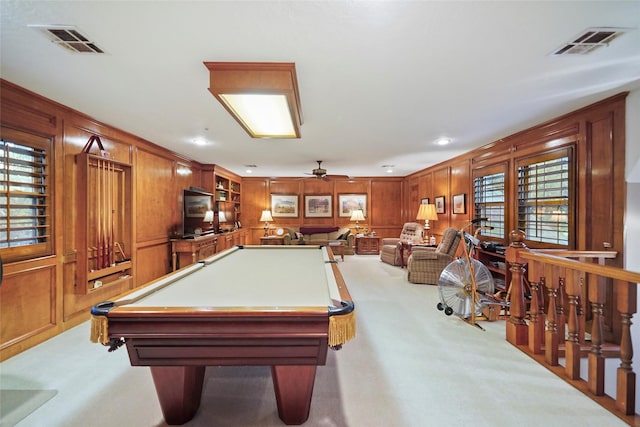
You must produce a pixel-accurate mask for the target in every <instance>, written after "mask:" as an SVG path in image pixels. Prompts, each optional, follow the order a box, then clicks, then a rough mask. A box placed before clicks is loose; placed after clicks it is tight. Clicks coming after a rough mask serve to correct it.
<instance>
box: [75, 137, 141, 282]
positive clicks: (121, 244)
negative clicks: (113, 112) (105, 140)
mask: <svg viewBox="0 0 640 427" xmlns="http://www.w3.org/2000/svg"><path fill="white" fill-rule="evenodd" d="M93 142H97V143H98V148H99V151H98V154H91V153H90V152H89V151H90V150H91V146H92V144H93ZM76 173H77V182H78V188H77V204H76V206H77V211H76V212H77V223H78V227H77V228H76V231H75V232H76V243H77V244H76V251H77V258H76V284H75V288H76V291H77V293H80V294H86V293H88V292H91V291H92V290H94V289H97V288H102V287H105V286H118V285H125V287H126V288H127V289H128V288H129V287H130V286H129V285H130V284H131V280H132V277H131V274H132V270H131V268H132V262H131V252H130V251H131V248H132V245H133V242H132V237H131V236H132V235H133V233H132V227H133V223H132V176H131V165H129V164H126V163H122V162H118V161H116V160H114V159H112V158H111V156H109V155H108V153H107V152H105V150H104V147H103V146H102V143H101V141H100V139H99V138H98V137H97V136H92V137H91V138H90V139H89V142H87V145H86V146H85V148H84V149H83V151H82V152H81V153H79V154H78V155H77V156H76Z"/></svg>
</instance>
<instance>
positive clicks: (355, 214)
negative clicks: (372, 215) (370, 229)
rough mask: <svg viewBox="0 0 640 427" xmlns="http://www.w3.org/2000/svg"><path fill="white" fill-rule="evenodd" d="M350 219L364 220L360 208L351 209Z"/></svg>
mask: <svg viewBox="0 0 640 427" xmlns="http://www.w3.org/2000/svg"><path fill="white" fill-rule="evenodd" d="M351 221H364V214H363V213H362V209H354V210H352V211H351Z"/></svg>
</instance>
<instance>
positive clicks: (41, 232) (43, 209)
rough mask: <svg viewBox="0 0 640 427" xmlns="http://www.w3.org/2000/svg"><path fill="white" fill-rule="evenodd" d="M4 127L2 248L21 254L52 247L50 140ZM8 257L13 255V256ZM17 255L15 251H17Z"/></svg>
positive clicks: (0, 178)
mask: <svg viewBox="0 0 640 427" xmlns="http://www.w3.org/2000/svg"><path fill="white" fill-rule="evenodd" d="M19 135H20V133H19V132H15V131H13V132H7V131H6V130H5V129H3V134H2V137H1V138H0V213H1V214H2V215H1V219H0V249H3V257H4V255H5V251H4V250H5V249H8V250H11V249H16V251H15V252H18V254H17V255H18V256H19V257H25V256H29V255H33V256H37V255H41V254H42V253H44V252H47V251H49V250H50V248H51V245H50V241H51V225H50V224H51V221H50V206H49V197H50V196H49V188H48V170H49V168H48V157H49V154H48V150H49V149H48V140H46V139H44V138H40V137H34V136H26V137H25V138H23V139H24V141H17V140H18V139H21V138H20V136H19ZM11 255H12V254H11V252H9V256H7V258H9V259H11V258H14V257H13V256H11ZM14 255H16V254H14Z"/></svg>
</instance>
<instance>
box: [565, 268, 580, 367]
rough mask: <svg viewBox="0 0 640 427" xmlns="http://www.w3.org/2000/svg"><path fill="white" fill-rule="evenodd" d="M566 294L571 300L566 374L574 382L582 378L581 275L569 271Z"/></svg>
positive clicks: (566, 344)
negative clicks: (579, 319)
mask: <svg viewBox="0 0 640 427" xmlns="http://www.w3.org/2000/svg"><path fill="white" fill-rule="evenodd" d="M565 289H566V292H567V298H568V299H569V315H568V316H567V327H568V329H569V335H568V339H567V342H566V343H565V346H566V347H565V348H566V350H565V358H566V366H565V372H566V373H567V377H569V378H570V379H572V380H577V379H579V378H580V339H579V333H580V329H579V326H578V310H579V308H578V305H579V304H580V302H579V298H580V296H579V292H580V274H579V272H577V271H569V272H567V275H566V287H565Z"/></svg>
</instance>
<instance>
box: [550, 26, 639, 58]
mask: <svg viewBox="0 0 640 427" xmlns="http://www.w3.org/2000/svg"><path fill="white" fill-rule="evenodd" d="M628 30H629V28H614V27H594V28H587V29H586V30H584V31H583V32H582V33H581V34H580V35H578V36H577V37H575V38H574V40H573V41H571V42H568V43H566V44H564V45H563V46H562V47H560V48H559V49H557V50H555V51H554V52H553V53H551V55H553V56H559V55H586V54H587V53H590V52H593V51H594V50H596V49H597V48H599V47H600V46H608V45H609V43H611V42H612V41H613V39H615V38H616V37H618V36H620V35H622V34H624V33H625V32H627V31H628Z"/></svg>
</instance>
